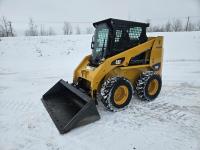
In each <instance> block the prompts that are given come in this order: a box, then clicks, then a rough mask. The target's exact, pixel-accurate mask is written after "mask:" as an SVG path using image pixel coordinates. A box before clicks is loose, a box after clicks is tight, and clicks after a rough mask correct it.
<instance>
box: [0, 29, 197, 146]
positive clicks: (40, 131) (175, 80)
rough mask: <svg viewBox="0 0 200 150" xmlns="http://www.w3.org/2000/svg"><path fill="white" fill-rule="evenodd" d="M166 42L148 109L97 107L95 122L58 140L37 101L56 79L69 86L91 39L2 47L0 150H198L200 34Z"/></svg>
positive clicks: (14, 41)
mask: <svg viewBox="0 0 200 150" xmlns="http://www.w3.org/2000/svg"><path fill="white" fill-rule="evenodd" d="M150 35H164V36H165V43H164V48H165V54H164V70H163V87H162V91H161V94H160V96H159V97H158V98H157V99H156V100H155V101H153V102H141V101H140V100H138V99H137V97H133V100H132V102H131V104H130V106H129V108H128V109H126V110H125V111H121V112H117V113H111V112H108V111H106V110H105V109H104V108H103V106H101V105H99V106H98V107H97V108H98V110H99V112H100V114H101V120H99V121H97V122H95V123H92V124H89V125H86V126H83V127H80V128H76V129H74V130H72V131H71V132H69V133H67V134H64V135H60V134H59V133H58V131H57V129H56V127H55V126H54V124H53V122H52V120H51V119H50V117H49V115H48V113H47V112H46V110H45V108H44V107H43V104H42V102H41V101H40V98H41V96H42V95H43V94H44V92H46V91H47V90H48V89H49V88H50V87H51V86H52V85H54V84H55V83H56V82H57V81H58V80H59V79H60V78H63V79H64V80H68V81H71V80H72V73H73V70H74V68H75V67H76V65H77V64H78V63H79V62H80V61H81V59H82V57H83V56H84V55H86V54H89V53H90V41H91V35H80V36H54V37H53V36H52V37H15V38H2V39H1V41H0V150H38V149H40V150H74V149H75V150H93V149H97V150H104V149H106V150H122V149H123V150H133V149H138V150H159V149H162V150H199V149H200V32H188V33H152V34H150Z"/></svg>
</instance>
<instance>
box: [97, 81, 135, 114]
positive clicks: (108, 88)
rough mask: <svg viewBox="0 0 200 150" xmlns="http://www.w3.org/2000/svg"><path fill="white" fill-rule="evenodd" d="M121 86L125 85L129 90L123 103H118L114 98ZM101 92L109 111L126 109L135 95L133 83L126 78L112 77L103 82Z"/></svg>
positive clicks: (103, 101) (102, 99)
mask: <svg viewBox="0 0 200 150" xmlns="http://www.w3.org/2000/svg"><path fill="white" fill-rule="evenodd" d="M120 86H125V87H126V88H127V91H128V95H127V98H126V100H125V102H124V103H123V104H121V105H119V104H117V103H116V102H115V100H114V93H115V91H116V89H117V88H118V87H120ZM100 94H101V101H102V103H103V104H104V106H105V107H106V108H107V109H108V110H109V111H119V110H121V109H125V108H126V106H127V105H128V104H129V103H130V101H131V98H132V95H133V88H132V84H131V83H130V82H129V80H127V79H126V78H123V77H112V78H109V79H108V80H106V81H105V82H104V83H103V84H102V88H101V90H100Z"/></svg>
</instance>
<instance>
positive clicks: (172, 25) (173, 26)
mask: <svg viewBox="0 0 200 150" xmlns="http://www.w3.org/2000/svg"><path fill="white" fill-rule="evenodd" d="M146 22H148V23H150V27H149V28H147V31H148V32H181V31H200V20H199V21H198V22H196V23H194V22H192V21H190V18H189V17H188V18H187V22H186V23H184V22H183V21H181V20H180V19H174V20H173V21H167V22H166V23H165V24H162V25H154V24H152V23H151V22H150V20H146ZM93 32H94V28H93V27H91V26H89V27H86V29H85V31H83V30H81V28H80V27H79V25H77V26H75V27H73V26H72V24H71V23H70V22H67V21H65V22H63V27H62V34H63V35H71V34H83V33H84V34H92V33H93ZM24 35H25V36H51V35H56V31H55V30H54V29H53V28H52V27H49V28H45V27H44V25H42V24H41V25H38V24H36V23H35V22H34V20H33V19H32V18H30V19H29V22H28V28H27V29H26V30H25V32H24ZM11 36H17V34H16V31H15V30H14V28H13V24H12V22H11V21H10V20H8V19H7V18H6V17H1V18H0V37H11Z"/></svg>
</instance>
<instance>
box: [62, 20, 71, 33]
mask: <svg viewBox="0 0 200 150" xmlns="http://www.w3.org/2000/svg"><path fill="white" fill-rule="evenodd" d="M63 34H64V35H70V34H72V26H71V24H70V23H69V22H64V26H63Z"/></svg>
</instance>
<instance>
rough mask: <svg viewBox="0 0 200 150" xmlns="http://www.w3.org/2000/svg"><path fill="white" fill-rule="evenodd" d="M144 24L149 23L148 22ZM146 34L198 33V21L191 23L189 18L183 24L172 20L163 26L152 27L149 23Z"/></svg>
mask: <svg viewBox="0 0 200 150" xmlns="http://www.w3.org/2000/svg"><path fill="white" fill-rule="evenodd" d="M146 22H148V23H150V20H147V21H146ZM147 31H148V32H181V31H200V20H199V21H198V22H196V23H194V22H191V21H190V18H189V17H188V18H187V22H186V23H185V24H184V22H183V21H181V20H180V19H174V20H172V21H167V22H166V23H165V24H161V25H154V24H151V23H150V27H149V28H147Z"/></svg>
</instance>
